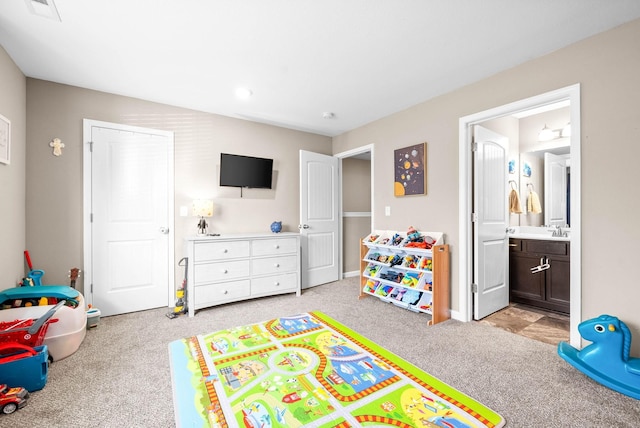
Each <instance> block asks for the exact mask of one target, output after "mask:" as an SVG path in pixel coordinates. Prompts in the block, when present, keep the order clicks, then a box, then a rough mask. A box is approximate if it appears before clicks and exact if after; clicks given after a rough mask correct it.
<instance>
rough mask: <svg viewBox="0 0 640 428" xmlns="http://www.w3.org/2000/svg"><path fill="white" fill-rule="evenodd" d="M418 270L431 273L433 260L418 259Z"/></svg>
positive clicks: (426, 258)
mask: <svg viewBox="0 0 640 428" xmlns="http://www.w3.org/2000/svg"><path fill="white" fill-rule="evenodd" d="M418 269H422V270H428V271H432V270H433V260H431V259H430V258H428V257H423V258H421V259H420V263H418Z"/></svg>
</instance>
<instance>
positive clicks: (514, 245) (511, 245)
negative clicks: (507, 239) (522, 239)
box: [509, 244, 518, 247]
mask: <svg viewBox="0 0 640 428" xmlns="http://www.w3.org/2000/svg"><path fill="white" fill-rule="evenodd" d="M509 246H510V247H517V246H518V245H517V244H509Z"/></svg>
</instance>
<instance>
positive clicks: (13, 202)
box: [0, 47, 27, 290]
mask: <svg viewBox="0 0 640 428" xmlns="http://www.w3.org/2000/svg"><path fill="white" fill-rule="evenodd" d="M26 85H27V84H26V79H25V77H24V75H23V74H22V72H21V71H20V69H18V67H16V65H15V63H14V62H13V60H12V59H11V58H10V57H9V55H7V53H6V51H5V50H4V49H3V48H2V47H0V94H2V95H0V114H1V115H2V116H4V117H5V118H7V119H8V120H9V121H10V122H11V157H10V164H9V165H5V164H3V163H0V183H1V184H0V224H1V225H2V226H3V230H2V244H0V282H1V284H0V290H2V289H5V288H8V287H11V286H14V285H15V284H16V283H17V282H19V281H20V280H21V279H22V277H23V276H24V266H25V263H24V256H23V251H24V250H25V249H26V247H25V127H26V112H27V109H26Z"/></svg>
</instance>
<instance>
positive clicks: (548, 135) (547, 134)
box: [538, 124, 555, 141]
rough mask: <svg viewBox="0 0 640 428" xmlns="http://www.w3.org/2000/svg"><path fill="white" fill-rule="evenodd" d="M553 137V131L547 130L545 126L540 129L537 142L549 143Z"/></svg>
mask: <svg viewBox="0 0 640 428" xmlns="http://www.w3.org/2000/svg"><path fill="white" fill-rule="evenodd" d="M554 137H555V135H554V132H553V130H552V129H549V128H548V127H547V125H546V124H545V125H544V128H542V131H540V133H539V134H538V141H550V140H553V138H554Z"/></svg>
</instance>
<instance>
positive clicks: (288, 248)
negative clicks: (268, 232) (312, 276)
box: [251, 238, 298, 256]
mask: <svg viewBox="0 0 640 428" xmlns="http://www.w3.org/2000/svg"><path fill="white" fill-rule="evenodd" d="M297 247H298V240H297V239H296V238H281V239H257V240H255V241H252V242H251V254H252V255H253V256H275V255H278V254H289V253H295V252H297Z"/></svg>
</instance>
